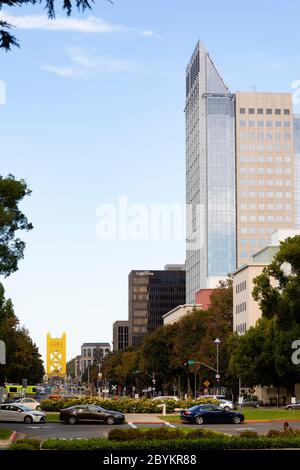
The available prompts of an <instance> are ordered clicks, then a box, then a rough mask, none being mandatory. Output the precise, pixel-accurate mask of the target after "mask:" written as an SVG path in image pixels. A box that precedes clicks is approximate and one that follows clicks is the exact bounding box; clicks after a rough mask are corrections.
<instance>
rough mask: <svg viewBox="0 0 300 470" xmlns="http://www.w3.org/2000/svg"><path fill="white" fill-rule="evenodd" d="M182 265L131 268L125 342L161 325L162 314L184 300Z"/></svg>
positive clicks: (134, 340)
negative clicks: (127, 325)
mask: <svg viewBox="0 0 300 470" xmlns="http://www.w3.org/2000/svg"><path fill="white" fill-rule="evenodd" d="M185 295H186V292H185V266H184V265H167V266H166V267H165V269H164V270H151V271H149V270H135V271H131V272H130V274H129V345H130V346H140V345H141V343H142V341H143V338H144V336H145V335H146V334H147V333H151V332H152V331H155V330H156V329H157V328H159V327H160V326H162V325H163V315H164V314H165V313H167V312H169V311H170V310H172V309H173V308H174V307H177V306H178V305H182V304H184V303H185Z"/></svg>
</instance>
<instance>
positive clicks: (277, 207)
mask: <svg viewBox="0 0 300 470" xmlns="http://www.w3.org/2000/svg"><path fill="white" fill-rule="evenodd" d="M240 209H241V210H244V211H246V210H252V211H255V210H259V211H264V210H269V211H273V210H274V209H275V210H277V211H282V210H286V211H290V210H291V209H292V204H281V203H278V204H277V203H276V204H273V203H269V204H265V203H259V204H256V203H250V204H245V203H241V204H240Z"/></svg>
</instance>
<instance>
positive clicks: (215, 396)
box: [197, 395, 225, 400]
mask: <svg viewBox="0 0 300 470" xmlns="http://www.w3.org/2000/svg"><path fill="white" fill-rule="evenodd" d="M197 398H214V399H215V400H225V395H198V396H197Z"/></svg>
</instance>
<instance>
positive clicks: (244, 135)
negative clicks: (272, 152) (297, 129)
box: [240, 131, 291, 140]
mask: <svg viewBox="0 0 300 470" xmlns="http://www.w3.org/2000/svg"><path fill="white" fill-rule="evenodd" d="M273 138H274V139H275V140H283V139H285V140H288V139H290V138H291V133H290V132H284V133H282V132H263V131H258V132H256V131H251V132H246V131H241V132H240V139H241V140H247V139H248V140H256V139H258V140H266V139H267V140H273Z"/></svg>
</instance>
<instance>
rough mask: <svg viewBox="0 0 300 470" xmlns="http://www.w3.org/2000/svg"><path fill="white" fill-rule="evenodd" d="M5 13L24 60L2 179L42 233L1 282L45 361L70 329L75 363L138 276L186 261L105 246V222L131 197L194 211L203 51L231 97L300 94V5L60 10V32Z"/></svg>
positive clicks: (171, 246) (184, 0)
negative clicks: (23, 189)
mask: <svg viewBox="0 0 300 470" xmlns="http://www.w3.org/2000/svg"><path fill="white" fill-rule="evenodd" d="M57 3H60V2H57ZM3 13H4V15H6V17H8V18H9V19H10V20H11V21H12V23H14V24H16V25H18V28H17V29H16V30H15V34H16V35H17V37H18V38H19V40H20V42H21V45H22V48H21V49H14V50H13V51H12V52H10V53H7V54H6V53H3V52H2V53H0V80H2V81H4V82H5V84H6V90H7V99H6V104H5V105H0V123H1V125H0V138H1V156H0V162H1V167H0V171H1V174H3V175H6V174H8V173H13V174H14V175H15V176H16V177H17V178H21V177H22V178H25V179H26V181H27V182H28V184H29V186H30V188H31V189H32V190H33V192H32V195H31V197H30V198H28V199H27V200H26V201H24V203H23V205H22V207H23V209H24V211H25V213H26V214H27V215H28V218H29V219H30V220H31V221H32V222H33V224H34V227H35V228H34V230H33V231H32V232H31V233H29V234H26V235H25V237H24V238H25V239H26V241H27V248H26V253H25V258H24V260H23V261H22V262H21V263H20V269H19V271H18V272H17V273H16V274H14V275H12V276H10V278H8V279H5V280H4V281H3V283H4V286H5V288H6V292H7V295H8V296H10V297H11V298H12V299H13V302H14V305H15V310H16V313H17V315H18V316H19V318H20V321H21V323H22V324H25V325H26V327H27V328H28V329H29V331H30V333H31V335H32V337H33V339H34V340H35V341H36V342H37V344H38V345H39V347H40V350H41V352H42V353H43V354H44V353H45V343H46V333H47V331H50V332H51V333H52V334H53V335H60V334H61V333H62V331H66V333H67V340H68V357H69V358H71V357H72V356H74V355H76V354H79V352H80V344H81V343H82V342H84V341H111V339H112V323H113V322H114V321H115V320H117V319H126V318H127V310H128V307H127V305H128V301H127V276H128V273H129V271H130V270H131V269H135V268H139V269H141V268H143V269H144V268H152V269H160V268H163V266H164V265H165V264H167V263H177V262H184V258H185V253H184V240H183V239H181V240H152V241H151V240H150V241H149V240H148V241H145V240H144V241H141V240H139V241H132V240H119V241H118V240H113V241H103V240H99V238H97V236H96V227H97V223H98V219H97V216H96V211H97V207H98V206H99V205H100V204H103V203H112V204H116V203H117V201H118V197H119V196H120V195H125V196H127V198H128V201H129V203H144V204H151V203H168V204H172V203H178V204H180V203H183V202H184V198H185V186H184V185H185V161H184V159H185V156H184V114H183V109H184V93H185V81H184V72H185V66H186V63H187V61H188V59H189V56H190V55H191V53H192V51H193V48H194V46H195V43H196V41H197V40H198V39H199V38H200V39H201V40H202V41H203V42H204V44H205V45H206V47H207V49H208V50H209V52H210V55H211V57H212V58H213V60H214V62H215V64H216V65H217V68H218V69H219V71H220V73H221V75H222V76H223V78H224V80H225V82H226V83H227V84H228V85H229V86H230V88H231V90H232V91H235V90H236V89H237V88H239V90H242V91H250V90H252V89H253V86H255V87H256V89H257V91H284V92H292V91H293V90H292V88H291V86H292V82H293V81H295V80H300V53H299V46H298V44H299V35H300V33H299V27H298V21H299V14H300V5H299V3H298V2H297V1H296V0H294V1H292V0H287V1H285V2H284V3H282V2H274V1H272V0H267V1H264V2H261V1H257V0H253V1H252V2H251V3H250V2H248V3H241V2H238V1H226V2H223V1H221V0H219V1H211V2H206V1H200V0H115V2H114V5H111V4H110V3H109V2H107V1H105V0H99V1H97V2H96V5H95V7H94V10H93V11H92V12H86V13H85V14H84V15H79V14H78V13H75V12H74V14H73V16H72V17H71V18H70V19H66V17H65V16H64V15H63V14H62V13H61V12H60V11H59V9H58V10H57V23H51V24H49V22H48V21H47V19H46V17H45V15H44V12H43V10H42V8H40V7H30V6H29V7H25V8H7V9H6V10H4V12H2V13H1V14H2V15H3ZM1 14H0V17H1ZM296 110H297V111H298V112H299V109H296Z"/></svg>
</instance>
